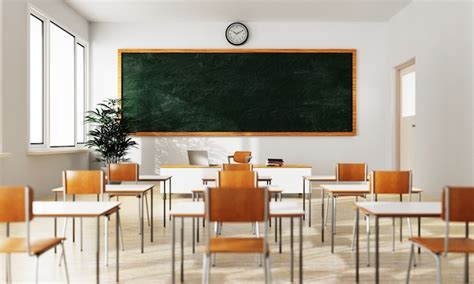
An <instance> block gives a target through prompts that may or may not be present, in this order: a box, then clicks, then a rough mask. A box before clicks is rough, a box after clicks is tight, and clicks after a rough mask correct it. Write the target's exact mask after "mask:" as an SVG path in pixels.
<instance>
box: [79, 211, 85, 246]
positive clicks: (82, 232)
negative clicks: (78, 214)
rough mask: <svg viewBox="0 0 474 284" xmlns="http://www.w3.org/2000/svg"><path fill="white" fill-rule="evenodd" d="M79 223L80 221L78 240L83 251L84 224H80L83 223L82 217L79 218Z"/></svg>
mask: <svg viewBox="0 0 474 284" xmlns="http://www.w3.org/2000/svg"><path fill="white" fill-rule="evenodd" d="M79 223H80V225H79V226H80V227H81V228H80V229H81V236H80V238H81V240H80V242H81V251H83V249H84V226H83V224H82V223H83V221H82V218H80V219H79Z"/></svg>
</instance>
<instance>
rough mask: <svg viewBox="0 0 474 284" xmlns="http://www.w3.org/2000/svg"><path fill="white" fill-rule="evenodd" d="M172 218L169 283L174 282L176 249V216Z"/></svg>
mask: <svg viewBox="0 0 474 284" xmlns="http://www.w3.org/2000/svg"><path fill="white" fill-rule="evenodd" d="M171 220H172V222H171V223H172V224H171V227H172V231H173V232H172V241H171V283H173V284H174V282H175V261H176V260H175V257H176V256H175V250H176V217H174V216H173V218H172V219H171Z"/></svg>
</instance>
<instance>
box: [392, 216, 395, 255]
mask: <svg viewBox="0 0 474 284" xmlns="http://www.w3.org/2000/svg"><path fill="white" fill-rule="evenodd" d="M392 251H395V218H393V217H392Z"/></svg>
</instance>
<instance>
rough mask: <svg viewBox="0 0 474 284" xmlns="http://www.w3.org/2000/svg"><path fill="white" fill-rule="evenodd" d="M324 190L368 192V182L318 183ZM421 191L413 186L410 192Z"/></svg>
mask: <svg viewBox="0 0 474 284" xmlns="http://www.w3.org/2000/svg"><path fill="white" fill-rule="evenodd" d="M320 186H321V187H322V188H323V189H324V190H327V191H329V192H331V193H370V191H369V183H368V182H360V183H341V182H340V183H328V184H321V185H320ZM420 192H423V190H422V189H419V188H416V187H413V188H412V193H420Z"/></svg>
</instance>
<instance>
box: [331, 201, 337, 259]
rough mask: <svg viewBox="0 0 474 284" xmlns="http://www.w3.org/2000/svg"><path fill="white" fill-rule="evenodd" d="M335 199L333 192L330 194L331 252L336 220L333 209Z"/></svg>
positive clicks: (334, 207) (334, 208)
mask: <svg viewBox="0 0 474 284" xmlns="http://www.w3.org/2000/svg"><path fill="white" fill-rule="evenodd" d="M335 203H336V199H335V198H334V194H331V204H332V208H331V209H332V210H331V211H332V214H331V253H334V230H335V228H334V225H335V224H334V223H335V222H336V220H335V219H336V216H335V211H336V204H335Z"/></svg>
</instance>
